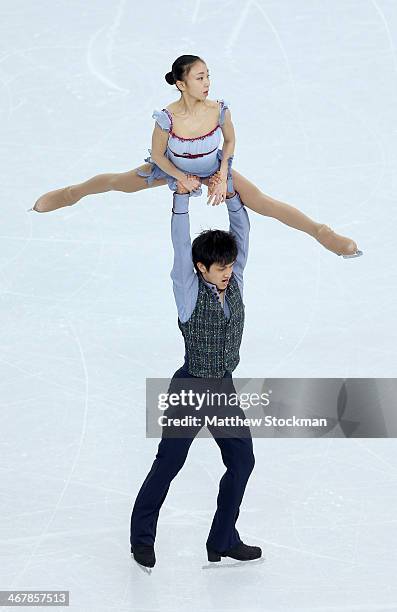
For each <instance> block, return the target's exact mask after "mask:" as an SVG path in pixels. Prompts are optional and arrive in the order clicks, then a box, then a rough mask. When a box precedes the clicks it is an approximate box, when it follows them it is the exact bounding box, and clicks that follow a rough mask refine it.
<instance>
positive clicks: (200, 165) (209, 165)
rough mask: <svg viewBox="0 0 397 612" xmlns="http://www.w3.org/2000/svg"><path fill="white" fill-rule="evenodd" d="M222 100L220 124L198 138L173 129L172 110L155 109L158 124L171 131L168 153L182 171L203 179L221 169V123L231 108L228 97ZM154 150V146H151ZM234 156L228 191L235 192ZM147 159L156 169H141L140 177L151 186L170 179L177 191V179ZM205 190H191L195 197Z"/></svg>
mask: <svg viewBox="0 0 397 612" xmlns="http://www.w3.org/2000/svg"><path fill="white" fill-rule="evenodd" d="M217 102H220V111H219V118H218V125H217V126H216V127H215V128H214V129H213V130H211V132H208V133H207V134H204V135H203V136H199V137H197V138H181V137H180V136H177V135H176V134H175V133H174V131H173V123H172V115H171V113H170V111H169V110H168V109H166V108H163V109H162V110H161V111H158V110H154V111H153V115H152V117H153V119H155V120H156V122H157V124H158V125H159V126H160V127H161V128H162V129H163V130H167V132H168V133H169V137H168V143H167V149H166V151H165V156H166V157H167V158H168V159H169V160H170V161H171V162H172V163H173V164H174V166H176V167H177V168H179V169H180V170H182V172H185V173H186V174H195V175H197V176H199V177H200V178H206V177H208V176H211V175H212V174H214V173H215V172H216V171H217V170H219V168H220V165H221V160H222V158H223V153H222V149H219V148H218V147H219V144H220V141H221V133H222V129H221V126H222V125H223V123H224V120H225V111H226V109H227V108H229V104H228V103H227V102H226V101H225V100H217ZM148 151H149V153H150V154H151V153H152V150H151V149H148ZM233 157H234V156H233V155H231V156H230V158H229V159H228V170H227V190H228V191H229V192H230V193H232V192H233V179H232V161H233ZM145 161H146V162H149V163H150V164H152V169H151V171H150V172H149V173H147V172H144V171H143V170H138V174H139V176H143V177H146V182H147V183H148V185H151V184H152V182H153V181H154V180H155V179H159V178H165V179H167V183H168V187H169V188H170V189H171V191H176V190H177V179H176V178H175V177H173V176H171V175H169V174H167V173H166V172H164V170H162V169H161V168H160V167H159V166H157V164H155V163H154V161H153V160H152V159H151V157H146V158H145ZM201 193H202V191H201V187H199V188H198V189H195V190H194V191H191V192H190V195H191V196H200V195H201Z"/></svg>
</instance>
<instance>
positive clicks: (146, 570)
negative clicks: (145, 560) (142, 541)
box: [131, 553, 152, 574]
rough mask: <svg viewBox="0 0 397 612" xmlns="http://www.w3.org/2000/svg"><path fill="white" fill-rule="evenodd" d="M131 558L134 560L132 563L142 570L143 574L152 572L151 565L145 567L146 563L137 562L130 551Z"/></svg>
mask: <svg viewBox="0 0 397 612" xmlns="http://www.w3.org/2000/svg"><path fill="white" fill-rule="evenodd" d="M131 559H132V560H133V561H134V563H135V564H136V565H137V566H138V567H139V569H140V570H141V571H142V572H144V573H145V574H151V573H152V568H151V567H146V565H141V564H140V563H138V561H137V560H136V559H135V557H134V555H133V554H132V553H131Z"/></svg>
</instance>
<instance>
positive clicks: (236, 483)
mask: <svg viewBox="0 0 397 612" xmlns="http://www.w3.org/2000/svg"><path fill="white" fill-rule="evenodd" d="M180 189H183V188H180V187H179V186H178V191H179V190H180ZM227 196H229V197H226V205H227V209H228V214H229V221H230V228H229V232H225V231H221V230H207V231H204V232H202V233H201V234H200V235H199V236H197V237H196V238H195V240H194V241H193V245H192V244H191V238H190V221H189V194H188V193H186V194H181V193H178V192H174V195H173V209H172V218H171V236H172V243H173V247H174V264H173V268H172V271H171V278H172V280H173V290H174V296H175V301H176V305H177V310H178V326H179V328H180V330H181V332H182V335H183V337H184V341H185V363H184V365H183V366H182V367H181V368H180V369H179V370H177V371H176V372H175V374H174V376H173V378H172V380H171V385H170V388H171V387H175V388H176V387H177V385H178V383H179V384H181V381H180V379H184V381H183V382H184V383H186V379H190V380H191V381H192V384H193V382H194V381H196V382H199V379H204V378H205V379H207V378H211V380H212V381H214V382H216V381H218V382H220V383H222V384H228V385H229V387H230V385H232V374H231V373H232V371H233V370H234V369H235V368H236V367H237V364H238V363H239V360H240V358H239V348H240V344H241V338H242V334H243V327H244V304H243V270H244V267H245V264H246V261H247V255H248V243H249V229H250V224H249V219H248V214H247V211H246V209H245V207H244V205H243V204H242V202H241V199H240V196H239V194H238V193H237V192H234V193H227ZM227 381H229V382H227ZM182 386H183V385H182ZM183 388H184V389H186V385H185V386H183ZM232 388H233V389H234V386H233V385H232ZM237 411H240V414H241V416H242V418H244V417H245V415H244V412H243V411H242V410H241V408H240V407H238V408H237ZM201 427H202V426H197V427H191V428H190V429H189V436H186V437H166V435H165V433H164V429H163V434H162V439H161V441H160V443H159V446H158V452H157V454H156V458H155V460H154V462H153V465H152V467H151V470H150V472H149V473H148V475H147V477H146V479H145V481H144V482H143V484H142V486H141V489H140V491H139V493H138V496H137V498H136V501H135V504H134V508H133V511H132V516H131V553H132V554H133V557H134V559H135V560H136V561H137V562H138V563H140V564H141V565H144V566H146V567H153V566H154V564H155V563H156V557H155V552H154V541H155V536H156V529H157V520H158V516H159V511H160V508H161V505H162V504H163V502H164V500H165V497H166V495H167V492H168V489H169V486H170V483H171V481H172V479H173V478H174V477H175V476H176V474H177V473H178V472H179V470H180V469H181V467H182V466H183V464H184V462H185V459H186V457H187V454H188V451H189V447H190V445H191V443H192V442H193V439H194V436H195V435H197V433H198V432H199V431H200V429H201ZM208 429H209V430H210V432H211V434H212V435H213V437H214V439H215V442H216V443H217V445H218V446H219V448H220V450H221V454H222V460H223V462H224V464H225V466H226V472H225V473H224V475H223V477H222V479H221V481H220V484H219V494H218V498H217V510H216V512H215V516H214V519H213V522H212V526H211V530H210V533H209V536H208V539H207V543H206V547H207V556H208V560H209V561H220V560H221V557H232V558H233V559H238V560H242V561H248V560H252V559H257V558H259V557H261V555H262V551H261V549H260V548H259V547H258V546H248V545H247V544H244V543H243V542H242V541H241V539H240V536H239V533H238V531H237V529H236V527H235V523H236V521H237V518H238V515H239V508H240V504H241V502H242V498H243V495H244V491H245V488H246V484H247V481H248V478H249V476H250V474H251V472H252V470H253V467H254V464H255V458H254V454H253V446H252V438H251V432H250V430H249V427H246V426H244V427H242V428H241V427H240V428H239V430H238V431H239V432H242V436H240V435H239V434H237V435H234V432H235V430H234V429H233V428H230V429H227V436H226V437H217V432H218V433H219V428H217V427H215V426H214V427H212V426H211V425H208ZM223 432H224V430H223ZM223 432H222V433H223Z"/></svg>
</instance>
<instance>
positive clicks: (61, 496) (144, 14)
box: [0, 0, 397, 612]
mask: <svg viewBox="0 0 397 612" xmlns="http://www.w3.org/2000/svg"><path fill="white" fill-rule="evenodd" d="M0 14H1V23H0V33H1V50H0V91H1V93H0V118H1V141H0V142H1V148H0V155H1V169H2V172H1V174H2V181H1V234H2V235H1V240H2V249H1V254H0V266H1V281H0V282H1V311H0V314H1V328H0V329H1V344H0V347H1V348H0V351H1V353H0V359H1V363H0V367H1V409H2V425H1V446H2V460H1V463H0V469H1V484H2V487H1V488H2V496H1V499H2V501H1V514H2V524H1V531H2V533H1V557H0V562H1V579H0V587H1V588H2V589H12V588H19V589H69V590H70V592H71V600H70V601H71V605H70V607H71V609H72V610H79V611H80V610H81V611H83V612H85V611H91V610H92V611H94V610H95V611H108V610H117V611H121V610H125V611H127V610H137V611H138V610H139V611H145V612H151V611H159V610H161V611H163V610H170V611H171V610H172V611H183V612H185V611H186V610H200V611H201V612H204V611H210V610H211V611H212V610H214V611H215V610H216V611H217V612H226V611H228V612H232V611H233V612H234V611H237V610H247V611H250V612H251V611H259V610H263V611H265V610H266V611H281V610H282V611H288V612H289V611H291V610H302V611H305V612H309V611H314V610H315V611H320V610H321V611H324V612H325V611H331V610H332V611H336V610H338V611H342V610H343V611H346V612H353V611H356V610H357V611H358V610H359V611H360V612H361V611H375V610H376V611H377V612H380V611H383V610H397V589H396V583H395V568H396V560H397V554H396V550H397V538H396V511H397V497H396V473H397V472H396V469H397V453H396V445H395V441H394V440H392V439H390V440H376V439H373V440H370V439H361V440H360V439H351V440H340V439H338V440H336V439H314V440H313V439H299V440H292V439H277V440H270V439H266V440H260V439H256V440H254V448H255V454H256V466H255V470H254V472H253V474H252V476H251V478H250V480H249V483H248V486H247V490H246V495H245V497H244V500H243V505H242V508H241V514H240V518H239V520H238V523H237V527H238V529H239V532H240V535H241V537H242V538H243V539H244V541H246V542H247V543H249V544H258V545H260V546H262V547H263V550H264V554H265V557H266V559H265V561H264V562H263V563H257V564H252V565H251V566H247V565H244V564H238V563H237V564H236V563H233V562H232V561H231V560H230V563H229V562H228V561H222V564H221V565H220V566H219V564H214V565H211V567H209V564H208V563H207V560H206V556H205V540H206V537H207V533H208V530H209V527H210V524H211V521H212V516H213V513H214V511H215V504H216V495H217V490H218V483H219V479H220V477H221V475H222V474H223V471H224V466H223V464H222V462H221V457H220V455H219V451H218V448H217V446H216V444H215V443H214V442H213V440H211V439H200V440H196V441H195V442H194V443H193V445H192V448H191V450H190V453H189V456H188V460H187V462H186V464H185V466H184V467H183V469H182V471H181V472H180V474H179V475H178V477H177V478H176V479H175V480H174V481H173V483H172V485H171V488H170V491H169V494H168V496H167V499H166V501H165V503H164V506H163V508H162V511H161V514H160V521H159V527H158V537H157V540H156V554H157V559H158V561H157V565H156V566H155V568H154V569H153V572H152V574H151V575H150V576H149V575H147V574H145V573H143V572H142V571H141V570H140V568H139V567H138V566H137V565H136V564H135V563H134V561H132V560H131V558H130V551H129V520H130V512H131V508H132V503H133V501H134V499H135V496H136V494H137V492H138V489H139V487H140V485H141V482H142V480H143V479H144V477H145V476H146V473H147V472H148V470H149V468H150V466H151V464H152V461H153V458H154V455H155V452H156V449H157V443H158V441H157V440H154V439H146V438H145V377H155V376H158V377H166V376H170V375H171V374H172V373H173V372H174V371H175V370H176V369H177V368H178V367H179V366H180V365H181V364H182V358H183V347H182V338H181V334H180V332H179V330H178V327H177V314H176V307H175V304H174V302H173V293H172V286H171V279H170V277H169V273H170V270H171V266H172V247H171V241H170V229H169V225H170V209H171V192H170V190H169V189H168V187H167V186H164V187H161V188H156V189H150V190H146V191H144V192H139V193H135V194H126V193H121V192H109V193H103V194H99V195H91V196H88V197H87V198H85V199H83V200H82V201H81V202H80V203H78V204H77V205H75V206H72V207H70V208H66V209H65V208H64V209H61V210H58V211H56V212H53V213H49V214H39V213H35V212H30V213H27V212H26V210H27V209H28V208H29V207H30V206H32V205H33V203H34V202H35V200H36V199H37V198H38V197H39V195H41V194H43V193H44V192H46V191H48V190H50V189H55V188H58V187H62V186H65V185H68V184H73V183H78V182H81V181H83V180H86V179H87V178H89V177H91V176H94V175H95V174H99V173H102V172H123V171H126V170H130V169H132V168H135V167H137V166H139V165H140V164H142V163H143V159H144V157H146V156H147V149H148V148H149V147H150V145H151V142H150V139H151V133H152V128H153V123H154V122H153V120H152V117H151V115H152V111H153V109H155V108H157V109H160V108H163V106H165V105H166V104H168V103H170V102H171V101H173V100H175V99H177V97H178V96H177V94H176V92H175V91H174V90H173V88H171V87H170V86H169V85H167V83H166V82H165V80H164V74H165V73H166V72H168V71H169V70H170V69H171V64H172V62H173V61H174V59H175V58H176V57H177V56H178V55H181V54H183V53H193V54H197V55H200V56H202V57H203V58H204V59H205V60H206V61H207V64H208V66H209V68H210V71H211V90H210V96H209V98H210V99H217V98H225V99H227V100H228V101H229V102H230V104H231V112H232V119H233V122H234V126H235V130H236V138H237V140H236V150H235V157H234V168H235V169H236V170H237V171H238V172H240V173H241V174H243V175H244V176H246V177H247V178H248V179H249V180H251V181H252V182H253V183H255V184H256V185H257V186H258V187H259V188H260V189H261V190H262V191H263V192H264V193H265V194H267V195H270V196H272V197H273V198H276V199H279V200H281V201H283V202H287V203H289V204H291V205H293V206H297V207H298V208H300V209H302V210H303V212H305V213H306V214H308V215H309V216H311V217H313V218H314V219H316V220H317V221H320V222H322V223H327V224H328V225H330V226H332V227H333V228H334V229H335V231H338V232H339V233H342V234H344V235H349V236H351V237H353V238H354V239H355V240H356V242H357V244H358V246H359V248H360V249H361V250H363V251H364V256H363V257H360V258H358V259H352V260H344V259H342V258H341V257H336V256H335V255H334V254H332V253H330V252H329V251H327V250H325V249H323V248H322V247H321V246H320V245H319V244H318V243H317V242H316V241H315V240H314V239H313V238H311V237H310V236H308V235H306V234H304V233H302V232H300V231H295V230H293V229H291V228H289V227H288V226H286V225H283V224H281V223H280V222H278V221H276V220H274V219H272V218H269V217H264V216H260V215H258V214H256V213H254V212H252V211H249V215H250V221H251V244H250V255H249V260H248V265H247V268H246V274H245V304H246V327H245V332H244V339H243V344H242V348H241V363H240V365H239V367H238V369H237V370H236V371H235V373H234V374H235V375H236V376H242V377H278V376H279V377H395V375H396V348H395V347H396V325H395V318H396V317H395V311H396V306H395V304H396V264H395V262H396V254H395V246H396V241H395V228H396V224H397V206H396V181H397V179H396V176H397V175H396V171H395V169H396V158H397V155H396V142H397V130H396V108H397V104H396V103H397V56H396V45H395V41H396V31H397V5H396V3H395V2H392V1H391V0H377V1H376V2H359V1H358V0H356V1H352V0H350V1H348V2H347V1H342V0H334V1H333V2H318V1H315V0H283V1H282V2H276V1H270V0H260V1H259V0H258V1H257V2H255V1H247V2H245V3H242V2H238V1H237V0H234V1H224V2H222V1H221V2H217V3H215V2H209V1H208V0H207V1H200V0H197V1H195V2H188V1H186V2H182V3H181V2H177V1H175V0H172V1H166V2H160V1H158V0H154V1H153V2H151V3H137V2H126V1H125V0H122V1H120V2H114V1H112V0H108V1H106V2H105V1H104V0H95V2H90V3H87V2H78V1H76V0H70V1H66V0H58V1H57V2H50V0H41V2H39V3H37V2H28V1H27V0H24V1H22V0H17V1H13V2H11V0H3V2H2V4H1V11H0ZM203 191H204V193H205V192H206V190H205V189H204V190H203ZM205 201H206V199H205V195H203V196H202V198H193V202H192V211H191V226H192V236H194V235H196V234H197V233H198V232H199V231H200V230H201V229H203V228H206V227H212V228H215V227H219V228H225V229H226V228H227V215H226V211H225V209H224V208H222V207H221V206H219V207H207V206H206V204H205ZM12 211H14V213H13V214H11V213H12Z"/></svg>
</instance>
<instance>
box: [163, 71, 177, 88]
mask: <svg viewBox="0 0 397 612" xmlns="http://www.w3.org/2000/svg"><path fill="white" fill-rule="evenodd" d="M165 80H166V81H167V83H168V84H169V85H175V79H174V77H173V74H172V72H167V74H166V75H165Z"/></svg>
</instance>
